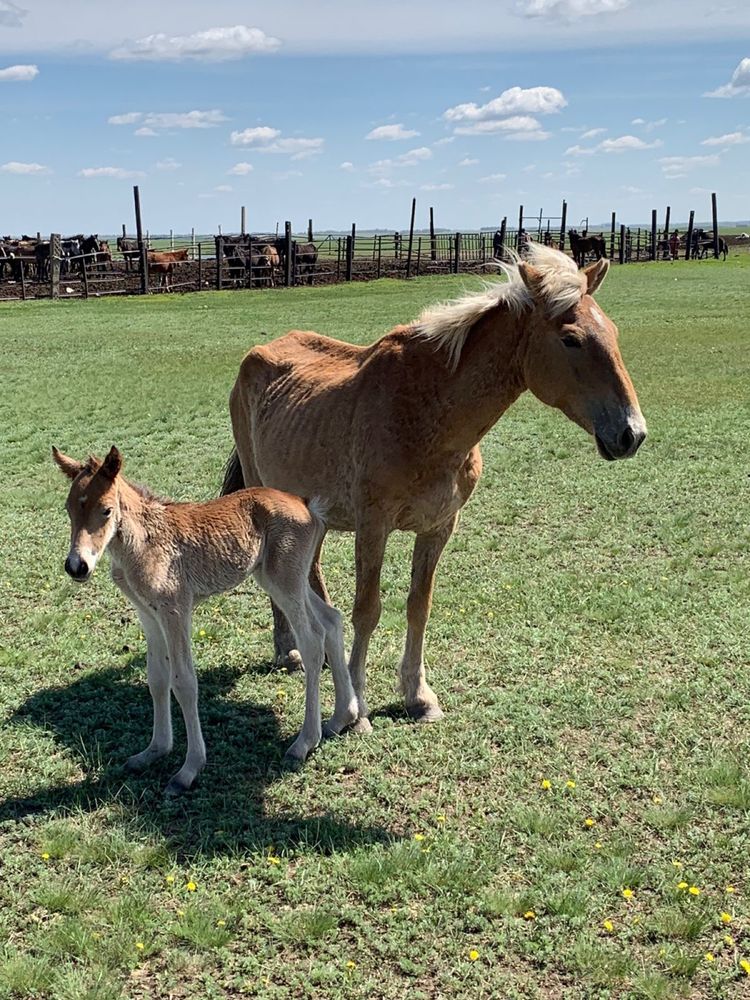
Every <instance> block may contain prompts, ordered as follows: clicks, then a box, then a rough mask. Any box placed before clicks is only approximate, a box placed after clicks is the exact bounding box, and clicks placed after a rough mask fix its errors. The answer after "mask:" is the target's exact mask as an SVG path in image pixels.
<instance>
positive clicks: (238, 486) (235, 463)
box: [221, 448, 245, 497]
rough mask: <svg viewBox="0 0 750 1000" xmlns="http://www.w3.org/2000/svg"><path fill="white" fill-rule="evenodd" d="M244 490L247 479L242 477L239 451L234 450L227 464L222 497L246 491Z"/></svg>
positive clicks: (222, 485)
mask: <svg viewBox="0 0 750 1000" xmlns="http://www.w3.org/2000/svg"><path fill="white" fill-rule="evenodd" d="M244 488H245V479H244V476H243V475H242V465H241V464H240V456H239V455H238V454H237V449H236V448H234V449H233V451H232V454H231V455H230V456H229V459H228V461H227V464H226V465H225V466H224V481H223V483H222V484H221V496H223V497H225V496H226V495H227V494H228V493H236V492H237V491H238V490H244Z"/></svg>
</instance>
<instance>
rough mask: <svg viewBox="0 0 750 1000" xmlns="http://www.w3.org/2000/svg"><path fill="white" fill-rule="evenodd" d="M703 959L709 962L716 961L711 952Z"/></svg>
mask: <svg viewBox="0 0 750 1000" xmlns="http://www.w3.org/2000/svg"><path fill="white" fill-rule="evenodd" d="M703 957H704V958H705V959H706V961H707V962H713V960H714V956H713V954H712V953H711V952H710V951H707V952H706V954H705V955H704V956H703Z"/></svg>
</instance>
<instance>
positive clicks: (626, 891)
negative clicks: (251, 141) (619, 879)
mask: <svg viewBox="0 0 750 1000" xmlns="http://www.w3.org/2000/svg"><path fill="white" fill-rule="evenodd" d="M622 894H623V896H624V897H625V899H632V898H633V896H634V895H635V893H634V892H633V890H632V889H628V888H627V887H626V888H625V889H623V890H622Z"/></svg>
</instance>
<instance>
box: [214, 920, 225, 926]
mask: <svg viewBox="0 0 750 1000" xmlns="http://www.w3.org/2000/svg"><path fill="white" fill-rule="evenodd" d="M226 925H227V922H226V920H217V921H216V926H217V927H226Z"/></svg>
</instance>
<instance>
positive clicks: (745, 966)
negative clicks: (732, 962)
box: [740, 958, 750, 976]
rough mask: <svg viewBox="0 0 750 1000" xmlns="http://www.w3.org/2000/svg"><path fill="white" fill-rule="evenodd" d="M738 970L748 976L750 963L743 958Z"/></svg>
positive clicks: (749, 974)
mask: <svg viewBox="0 0 750 1000" xmlns="http://www.w3.org/2000/svg"><path fill="white" fill-rule="evenodd" d="M740 968H741V969H742V971H743V972H744V973H746V975H748V976H750V962H748V960H747V959H746V958H743V959H742V961H741V962H740Z"/></svg>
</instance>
